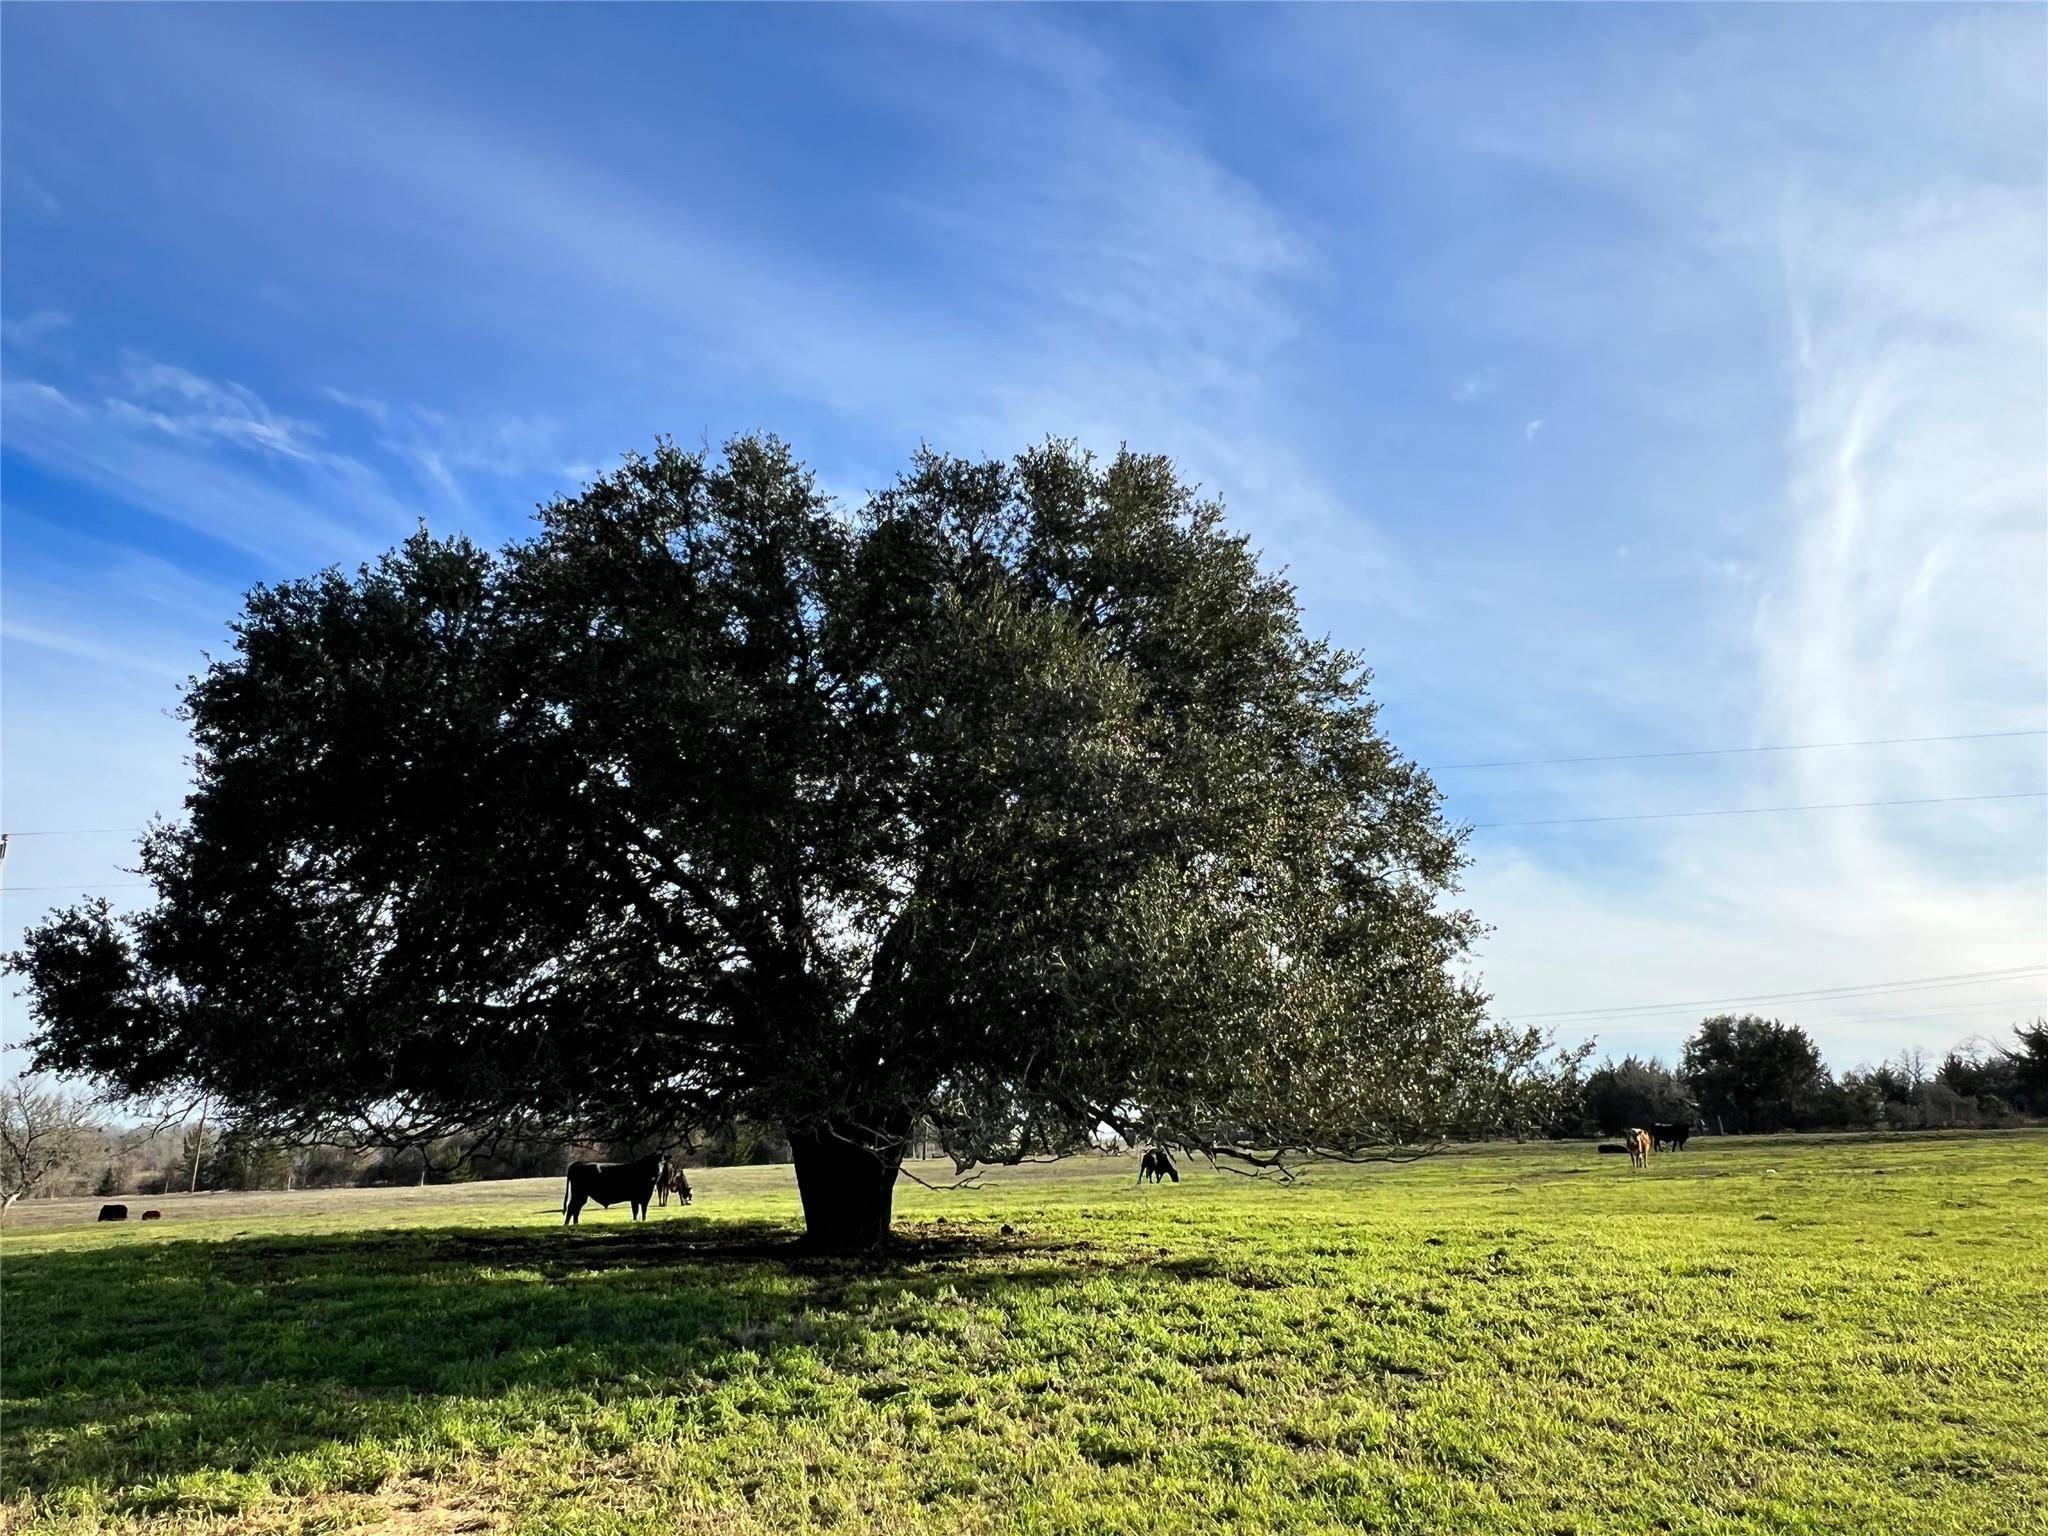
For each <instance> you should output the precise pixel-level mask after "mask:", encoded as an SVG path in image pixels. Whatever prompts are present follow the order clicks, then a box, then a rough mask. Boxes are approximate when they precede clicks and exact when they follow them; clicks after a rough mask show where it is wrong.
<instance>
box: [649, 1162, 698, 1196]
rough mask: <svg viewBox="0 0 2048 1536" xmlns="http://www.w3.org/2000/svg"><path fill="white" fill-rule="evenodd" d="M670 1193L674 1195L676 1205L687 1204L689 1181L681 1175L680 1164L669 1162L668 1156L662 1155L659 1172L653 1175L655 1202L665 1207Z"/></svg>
mask: <svg viewBox="0 0 2048 1536" xmlns="http://www.w3.org/2000/svg"><path fill="white" fill-rule="evenodd" d="M670 1195H674V1196H675V1197H676V1203H677V1204H678V1205H688V1204H689V1203H690V1181H689V1180H688V1179H687V1178H685V1177H684V1176H683V1170H682V1167H681V1165H680V1164H677V1163H674V1162H671V1161H670V1160H669V1159H668V1158H666V1157H664V1158H663V1159H662V1160H661V1172H659V1173H657V1174H656V1175H655V1176H654V1198H655V1202H656V1203H657V1204H659V1205H662V1206H664V1207H665V1206H666V1205H667V1204H668V1197H669V1196H670Z"/></svg>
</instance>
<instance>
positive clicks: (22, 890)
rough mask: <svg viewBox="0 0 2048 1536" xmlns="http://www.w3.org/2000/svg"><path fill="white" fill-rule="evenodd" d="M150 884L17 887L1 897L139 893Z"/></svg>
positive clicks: (1, 893)
mask: <svg viewBox="0 0 2048 1536" xmlns="http://www.w3.org/2000/svg"><path fill="white" fill-rule="evenodd" d="M148 884H149V882H148V881H147V880H127V881H116V882H114V883H113V884H112V885H15V886H9V887H8V888H7V889H6V890H4V891H0V896H26V895H27V894H28V893H29V892H31V891H139V890H142V889H143V888H144V887H145V886H147V885H148Z"/></svg>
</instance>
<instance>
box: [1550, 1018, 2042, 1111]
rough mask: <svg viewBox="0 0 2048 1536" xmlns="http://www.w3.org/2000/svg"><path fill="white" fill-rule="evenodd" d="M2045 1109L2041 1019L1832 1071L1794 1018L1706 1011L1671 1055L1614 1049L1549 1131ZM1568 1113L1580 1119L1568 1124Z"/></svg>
mask: <svg viewBox="0 0 2048 1536" xmlns="http://www.w3.org/2000/svg"><path fill="white" fill-rule="evenodd" d="M2037 1119H2048V1021H2039V1020H2037V1021H2036V1022H2034V1023H2032V1024H2022V1025H2019V1026H2017V1027H2016V1028H2015V1029H2014V1030H2013V1032H2012V1038H2011V1041H2010V1043H2006V1044H1997V1043H1991V1042H1984V1043H1981V1044H1979V1045H1977V1046H1976V1047H1974V1048H1971V1049H1958V1050H1954V1051H1951V1052H1949V1054H1948V1055H1947V1056H1945V1057H1943V1058H1940V1059H1939V1060H1937V1059H1936V1058H1935V1057H1933V1056H1932V1055H1930V1054H1929V1053H1928V1052H1926V1051H1921V1050H1910V1051H1902V1052H1901V1053H1900V1054H1899V1055H1898V1056H1897V1057H1895V1058H1894V1059H1892V1060H1890V1061H1887V1062H1883V1063H1881V1064H1879V1065H1877V1066H1875V1067H1861V1068H1857V1069H1854V1070H1850V1071H1844V1072H1841V1073H1835V1072H1831V1071H1830V1070H1829V1069H1828V1067H1827V1064H1826V1063H1825V1062H1824V1061H1822V1060H1821V1054H1820V1048H1819V1047H1818V1046H1816V1045H1815V1044H1814V1043H1813V1039H1812V1037H1811V1036H1809V1035H1808V1034H1807V1033H1806V1031H1805V1030H1803V1029H1801V1028H1800V1027H1799V1026H1798V1025H1796V1024H1786V1023H1781V1022H1780V1021H1778V1020H1776V1019H1764V1018H1759V1017H1757V1016H1756V1015H1754V1014H1747V1015H1742V1016H1739V1017H1738V1016H1736V1015H1733V1014H1722V1015H1719V1016H1717V1017H1715V1018H1711V1019H1707V1020H1706V1021H1704V1022H1703V1023H1702V1024H1701V1025H1700V1027H1699V1029H1698V1030H1697V1032H1695V1033H1694V1035H1693V1036H1692V1038H1691V1039H1689V1040H1688V1041H1686V1043H1685V1048H1684V1051H1683V1053H1682V1054H1681V1055H1680V1057H1679V1061H1678V1065H1677V1066H1676V1067H1675V1068H1673V1067H1667V1066H1665V1065H1664V1064H1663V1063H1662V1062H1660V1061H1658V1060H1657V1059H1656V1058H1655V1057H1650V1058H1648V1059H1643V1058H1639V1057H1636V1056H1625V1057H1623V1058H1622V1059H1621V1060H1620V1061H1615V1060H1614V1059H1612V1058H1611V1057H1610V1058H1609V1059H1608V1060H1607V1061H1605V1062H1603V1063H1602V1064H1601V1065H1600V1066H1598V1067H1596V1068H1594V1069H1593V1070H1592V1071H1591V1072H1589V1073H1587V1074H1586V1077H1585V1079H1584V1081H1583V1083H1582V1085H1581V1096H1580V1101H1579V1103H1578V1105H1577V1114H1576V1117H1574V1116H1573V1115H1571V1114H1570V1113H1569V1112H1568V1113H1567V1115H1566V1116H1565V1118H1564V1122H1563V1123H1561V1124H1559V1125H1558V1126H1554V1127H1552V1128H1551V1129H1552V1130H1553V1132H1555V1133H1559V1134H1567V1135H1568V1134H1571V1133H1572V1132H1573V1131H1574V1130H1579V1131H1588V1130H1590V1131H1597V1132H1599V1133H1601V1134H1602V1135H1612V1134H1613V1133H1614V1132H1616V1131H1619V1130H1622V1129H1624V1128H1626V1127H1628V1126H1647V1125H1650V1124H1653V1123H1659V1122H1671V1121H1679V1120H1690V1121H1692V1122H1693V1123H1694V1124H1696V1125H1698V1126H1699V1127H1701V1128H1702V1129H1703V1130H1706V1131H1716V1132H1727V1133H1729V1134H1738V1133H1761V1132H1769V1131H1822V1130H1894V1131H1917V1130H1940V1129H1948V1128H1953V1127H1958V1126H1995V1125H2012V1124H2019V1123H2024V1122H2026V1121H2030V1120H2037ZM1574 1120H1575V1121H1576V1123H1574Z"/></svg>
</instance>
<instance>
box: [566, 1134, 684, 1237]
mask: <svg viewBox="0 0 2048 1536" xmlns="http://www.w3.org/2000/svg"><path fill="white" fill-rule="evenodd" d="M667 1160H668V1159H667V1155H666V1154H665V1153H661V1152H650V1153H648V1154H647V1155H646V1156H645V1157H640V1158H635V1159H634V1160H633V1161H632V1162H630V1163H571V1164H570V1165H569V1176H568V1179H567V1181H566V1182H565V1183H564V1184H563V1185H562V1225H563V1226H565V1227H567V1226H581V1225H582V1216H583V1206H584V1202H585V1201H589V1200H595V1201H596V1202H597V1203H598V1204H599V1205H601V1206H603V1207H604V1208H605V1209H606V1210H610V1209H611V1208H612V1207H613V1206H615V1205H617V1204H618V1203H619V1202H620V1201H622V1200H623V1201H624V1202H625V1203H626V1204H627V1205H628V1206H630V1207H631V1208H632V1212H633V1219H634V1220H635V1221H645V1220H646V1219H647V1207H648V1206H649V1204H651V1203H652V1202H653V1200H654V1181H655V1179H656V1177H657V1176H658V1175H659V1174H660V1172H661V1165H662V1164H663V1163H664V1162H666V1161H667Z"/></svg>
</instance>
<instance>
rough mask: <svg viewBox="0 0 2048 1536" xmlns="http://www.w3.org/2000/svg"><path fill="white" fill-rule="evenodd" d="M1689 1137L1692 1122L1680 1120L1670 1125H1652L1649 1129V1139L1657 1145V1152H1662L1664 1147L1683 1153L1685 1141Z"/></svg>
mask: <svg viewBox="0 0 2048 1536" xmlns="http://www.w3.org/2000/svg"><path fill="white" fill-rule="evenodd" d="M1691 1135H1692V1122H1691V1121H1690V1120H1680V1121H1677V1122H1675V1123H1674V1124H1671V1125H1653V1126H1651V1127H1650V1139H1651V1140H1652V1141H1653V1142H1655V1143H1656V1144H1657V1150H1658V1151H1659V1152H1662V1151H1663V1150H1664V1149H1665V1148H1666V1147H1675V1148H1676V1149H1677V1150H1678V1151H1680V1152H1683V1151H1684V1150H1685V1143H1686V1140H1687V1138H1689V1137H1690V1136H1691Z"/></svg>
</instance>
